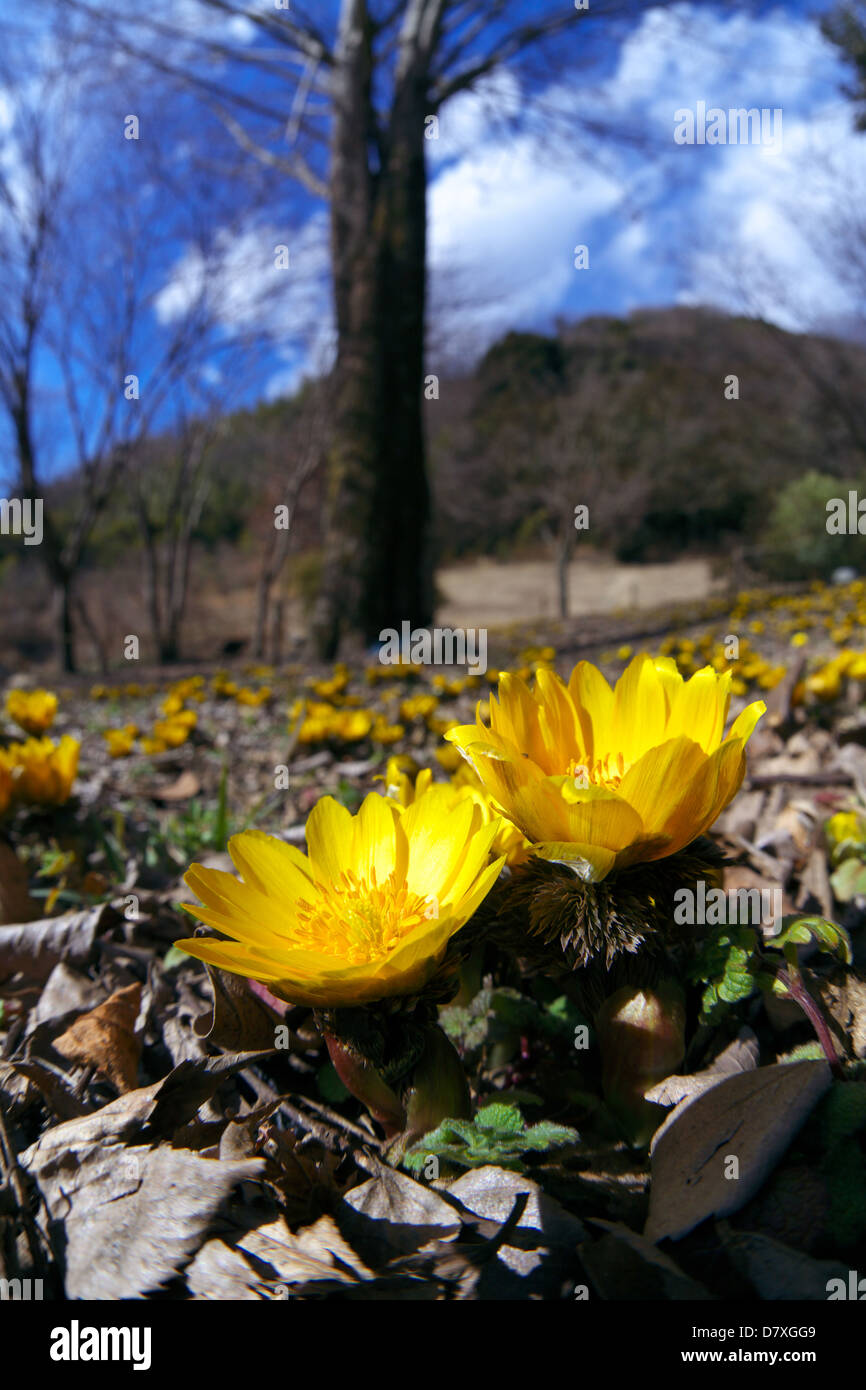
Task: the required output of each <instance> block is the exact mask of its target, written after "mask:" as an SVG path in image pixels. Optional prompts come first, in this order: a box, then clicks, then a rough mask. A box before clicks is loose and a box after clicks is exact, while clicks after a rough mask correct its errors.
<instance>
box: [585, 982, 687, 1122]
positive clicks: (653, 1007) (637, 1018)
mask: <svg viewBox="0 0 866 1390" xmlns="http://www.w3.org/2000/svg"><path fill="white" fill-rule="evenodd" d="M685 1021H686V1020H685V1004H684V999H683V992H682V990H681V989H680V987H679V985H677V984H675V983H674V982H673V981H671V980H666V981H663V982H662V983H661V984H659V985H657V986H655V987H654V988H652V989H650V988H646V987H644V988H638V987H636V986H633V985H626V986H625V987H624V988H623V989H619V990H617V991H616V993H615V994H612V995H611V997H610V998H609V999H607V1000H605V1002H604V1004H603V1005H602V1007H601V1010H600V1011H599V1014H598V1017H597V1019H596V1025H595V1026H596V1031H597V1033H598V1040H599V1046H600V1048H601V1062H602V1089H603V1091H604V1097H605V1100H606V1101H607V1103H608V1106H609V1107H610V1109H611V1111H612V1112H613V1114H614V1115H615V1116H616V1118H617V1119H618V1120H619V1122H620V1124H621V1125H622V1127H623V1129H624V1130H625V1132H626V1135H627V1137H628V1139H629V1142H630V1143H631V1144H634V1145H642V1144H646V1143H648V1142H649V1140H650V1139H651V1138H652V1135H653V1133H654V1132H655V1130H656V1129H657V1128H658V1126H659V1124H660V1123H661V1121H662V1120H663V1118H664V1116H665V1113H666V1112H665V1107H664V1106H662V1105H655V1104H653V1102H652V1101H648V1100H647V1099H646V1096H645V1093H646V1091H648V1090H649V1089H650V1088H651V1087H652V1086H654V1085H655V1084H656V1082H658V1081H663V1080H664V1078H665V1077H666V1076H670V1075H671V1073H672V1072H675V1071H676V1069H677V1067H678V1066H679V1065H680V1063H681V1062H682V1060H683V1056H684V1055H685Z"/></svg>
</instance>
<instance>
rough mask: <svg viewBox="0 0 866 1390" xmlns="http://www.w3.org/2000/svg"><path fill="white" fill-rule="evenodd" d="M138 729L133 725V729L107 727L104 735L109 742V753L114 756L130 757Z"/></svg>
mask: <svg viewBox="0 0 866 1390" xmlns="http://www.w3.org/2000/svg"><path fill="white" fill-rule="evenodd" d="M135 734H136V730H135V728H134V726H133V729H132V731H130V730H129V729H128V728H126V729H105V730H104V731H103V734H102V737H103V738H104V739H105V742H106V743H107V744H108V753H109V756H110V757H112V758H128V757H129V754H130V753H131V752H132V745H133V743H134V742H135Z"/></svg>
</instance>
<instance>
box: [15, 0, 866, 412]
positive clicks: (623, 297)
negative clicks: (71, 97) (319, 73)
mask: <svg viewBox="0 0 866 1390" xmlns="http://www.w3.org/2000/svg"><path fill="white" fill-rule="evenodd" d="M164 3H165V4H169V5H170V6H171V7H172V10H173V12H174V13H185V12H186V10H187V9H188V10H189V13H190V15H192V14H193V13H197V14H199V15H200V13H201V11H200V10H199V9H198V7H197V6H193V7H192V8H190V4H191V0H164ZM323 3H326V4H327V5H332V3H333V0H323ZM535 3H536V0H527V3H526V14H527V15H529V14H530V13H531V12H532V9H533V5H534V4H535ZM538 3H541V0H538ZM590 3H591V0H590ZM8 12H9V10H8V5H7V6H6V13H7V14H8ZM323 12H324V11H320V13H323ZM814 13H815V8H814V6H812V5H810V4H805V3H801V0H797V2H796V3H788V4H786V5H785V6H784V7H782V6H780V5H772V4H759V5H756V6H754V7H753V8H752V10H751V12H750V13H748V14H746V13H741V12H734V11H733V10H732V7H731V6H728V5H720V6H718V7H714V6H712V5H708V4H706V3H702V4H700V5H694V6H692V5H688V4H682V5H674V6H673V7H671V8H668V9H665V10H653V9H651V8H650V9H647V10H646V11H645V12H644V13H643V15H642V16H641V17H640V19H639V20H638V21H637V22H636V23H635V24H634V25H633V26H632V28H631V29H630V31H629V32H628V33H627V35H626V36H625V37H624V39H623V41H622V42H617V44H616V45H614V44H612V43H610V42H607V43H606V42H605V40H604V36H603V31H601V29H600V26H598V27H596V28H595V29H594V30H593V31H592V33H593V36H594V37H593V45H594V54H595V58H596V61H595V63H594V66H593V67H592V68H591V70H589V71H584V72H582V73H581V74H580V77H579V80H575V78H574V75H573V74H570V73H569V71H568V70H567V69H565V70H564V71H560V72H558V73H555V74H553V75H552V76H551V77H550V79H549V80H545V78H544V76H543V75H542V76H541V77H538V76H536V78H535V79H534V80H532V81H531V83H530V82H529V81H527V80H525V79H523V78H521V77H519V76H517V75H516V74H515V72H513V71H505V72H503V73H502V74H500V75H499V76H498V77H496V78H495V79H492V80H491V81H489V82H488V83H487V84H486V85H485V86H484V87H483V88H482V89H481V90H478V91H475V92H472V93H468V94H462V95H460V96H458V97H457V98H455V99H454V101H453V102H452V103H451V104H449V105H448V106H446V107H445V109H444V111H443V113H442V117H441V124H440V131H439V139H438V140H435V141H433V140H431V141H430V142H429V143H428V154H429V165H430V175H431V182H430V194H429V226H430V235H429V245H430V256H429V264H430V288H431V318H430V352H429V366H428V369H429V370H430V371H434V372H435V371H441V372H443V373H447V371H448V370H449V369H450V368H451V367H452V366H453V365H454V363H455V362H459V361H471V360H472V359H473V358H474V357H475V356H477V355H478V354H479V353H481V352H483V351H484V349H485V348H486V347H488V346H489V345H490V343H491V342H493V341H494V340H495V339H496V338H497V337H498V336H500V335H501V334H502V333H504V332H506V331H508V330H509V329H512V328H523V329H537V330H542V331H544V330H547V329H550V328H551V327H552V325H553V324H554V321H555V319H556V318H557V317H558V316H564V317H567V318H579V317H581V316H584V315H587V314H595V313H609V314H627V313H629V312H631V311H632V310H634V309H637V308H640V307H642V306H661V305H668V304H675V303H684V304H691V303H710V304H715V305H718V306H720V307H722V308H726V309H729V310H731V311H735V312H738V311H743V310H746V311H749V312H754V313H761V314H763V315H765V316H767V317H770V318H773V319H775V320H776V321H777V322H779V323H781V324H783V325H784V326H786V327H791V328H808V327H815V326H836V327H838V328H839V329H840V330H841V331H847V332H852V333H853V332H861V331H862V329H861V325H860V323H859V314H860V312H861V310H862V309H864V308H866V277H864V285H863V286H862V287H861V286H859V285H858V284H857V283H856V277H855V275H854V274H853V271H851V266H850V259H849V261H848V262H846V260H845V258H844V257H843V256H840V255H839V253H838V251H837V250H836V249H835V244H834V241H835V239H836V238H839V237H842V236H843V232H844V227H845V225H846V224H847V226H848V227H849V228H854V229H855V234H859V229H860V227H861V225H863V226H866V215H864V213H866V137H864V136H860V135H857V134H855V133H854V131H853V124H852V113H851V107H850V104H849V103H848V102H847V101H846V100H845V98H844V97H843V96H842V95H841V93H840V90H839V89H840V85H841V83H842V82H843V80H845V77H846V74H845V73H844V72H843V70H842V68H841V66H840V64H839V62H838V59H837V57H836V54H835V51H834V50H833V49H832V48H831V47H830V46H829V45H827V44H826V43H825V42H824V40H823V39H822V38H821V36H820V33H819V31H818V28H817V25H816V23H815V20H814ZM216 32H218V33H221V34H222V35H223V36H224V37H229V38H230V39H231V41H232V42H234V43H238V44H240V45H242V46H243V45H244V44H246V43H249V42H250V40H251V38H252V37H253V34H254V31H253V30H252V26H250V25H249V24H248V23H247V22H246V21H237V20H233V21H229V23H228V26H227V27H226V26H225V25H224V24H223V23H222V22H221V21H220V22H219V23H217V30H216ZM119 71H120V95H119V96H118V98H117V99H118V100H119V101H120V105H121V106H124V105H125V109H129V110H136V109H139V108H140V107H142V106H143V105H144V97H143V94H142V93H141V92H140V91H137V90H136V88H135V85H134V81H133V79H132V77H131V75H130V77H129V80H128V84H127V86H126V87H124V82H126V81H127V79H126V78H125V77H124V75H123V69H122V68H121V69H119ZM698 102H705V103H706V104H707V106H708V107H713V106H717V107H721V108H723V109H725V110H727V109H729V108H732V107H758V108H769V109H776V108H779V109H781V111H782V138H781V141H777V143H776V145H775V146H773V147H762V146H753V145H746V146H709V145H703V146H697V145H696V146H680V145H677V144H676V143H675V142H674V139H673V131H674V125H675V113H676V112H677V111H678V110H679V109H681V108H690V109H694V108H695V107H696V105H697V103H698ZM117 110H120V107H118V108H117ZM513 113H528V114H529V118H530V119H529V121H528V123H527V124H526V125H525V128H524V129H523V130H522V132H521V133H518V134H514V133H513V131H510V130H508V129H506V124H507V121H506V118H507V117H508V116H509V115H511V114H513ZM149 119H150V121H151V124H150V126H149V129H151V130H152V129H153V120H152V118H149ZM159 119H160V118H159V116H158V115H157V120H159ZM163 119H164V120H165V125H164V126H162V128H161V129H160V128H159V126H157V131H156V133H157V136H158V139H159V140H161V141H162V143H163V144H164V145H165V146H166V147H167V148H169V149H171V139H170V137H171V124H170V116H168V115H165V116H164V117H163ZM2 123H3V93H2V90H0V126H2ZM587 123H589V125H590V126H592V125H595V126H597V127H598V126H604V127H617V128H619V129H621V130H623V131H625V132H627V134H628V136H629V138H628V139H613V140H608V139H602V138H600V137H599V136H598V135H597V134H593V132H592V130H591V129H590V128H588V124H587ZM552 130H556V131H558V132H559V133H558V134H557V135H556V137H555V138H553V137H552V136H551V131H552ZM0 133H2V132H0ZM114 134H115V135H116V132H114ZM115 143H117V142H116V140H115ZM97 146H98V140H97ZM127 150H128V152H129V153H130V155H132V153H133V151H132V150H131V149H129V147H127ZM121 153H124V151H121ZM175 153H176V155H177V164H178V169H180V170H182V171H183V169H184V165H183V151H182V149H181V148H180V147H179V146H178V148H177V150H176V151H175ZM144 154H145V151H144V150H143V149H142V150H136V151H135V157H136V158H143V157H144ZM172 157H174V155H173V156H172ZM85 166H86V167H87V170H88V173H87V177H88V178H89V179H93V178H94V170H95V171H96V177H97V180H98V174H99V161H98V158H95V157H94V154H93V152H92V151H88V152H87V155H86V159H85V160H84V161H83V166H82V167H85ZM142 167H144V166H142ZM142 177H143V176H142ZM184 177H185V174H184ZM184 186H185V185H184ZM191 186H192V185H191V184H190V187H191ZM206 197H210V194H206ZM230 202H231V200H230V198H229V199H228V200H227V199H226V197H221V196H215V198H214V201H213V205H212V206H211V207H209V208H208V210H207V217H208V218H209V219H210V222H211V224H212V227H211V230H212V232H213V235H214V238H215V241H216V244H218V245H219V246H220V248H221V251H222V253H223V255H224V258H225V263H226V270H225V272H224V274H223V275H222V276H221V277H218V278H216V279H214V280H213V281H212V283H211V284H210V288H209V292H210V294H211V296H212V301H213V305H214V312H215V313H216V315H217V318H218V320H219V327H220V331H221V332H222V334H223V335H224V337H225V338H226V339H228V338H231V337H232V335H235V334H239V333H250V332H253V331H258V330H261V331H264V332H265V333H266V334H268V335H269V346H268V349H267V351H266V353H265V355H264V357H263V358H262V359H261V360H260V361H258V363H257V366H256V374H255V379H254V380H253V381H251V382H250V383H249V384H248V385H246V386H245V387H244V396H243V398H244V399H245V400H247V401H252V400H253V399H255V398H274V397H275V396H278V395H280V394H282V393H285V392H288V391H291V390H292V389H294V387H295V386H296V385H297V384H298V382H299V380H300V378H301V377H302V375H303V374H304V372H306V371H310V370H315V369H316V368H317V367H322V366H324V365H326V364H327V362H328V356H329V353H330V351H331V349H332V345H333V333H332V324H331V310H330V297H329V290H328V249H327V247H328V222H327V212H326V209H325V207H324V204H320V203H316V202H315V201H314V200H313V199H312V198H311V197H310V196H309V195H307V194H305V193H303V192H301V191H300V190H298V189H297V188H295V187H294V186H289V185H286V184H285V182H283V184H281V185H280V184H274V185H272V187H271V189H270V190H269V191H268V192H267V196H266V198H265V200H264V202H263V203H262V205H261V206H260V207H259V209H258V210H257V211H252V210H251V211H249V212H248V213H242V214H241V215H240V216H237V215H231V213H230V211H229V207H228V204H230ZM182 223H183V219H182V218H181V219H179V220H178V221H177V223H176V229H173V228H171V227H168V226H166V227H164V228H163V229H162V240H161V244H160V245H159V247H158V249H157V250H154V251H153V254H151V256H150V268H149V273H150V275H151V276H152V277H156V278H155V279H154V281H153V284H152V287H151V288H152V292H151V295H150V298H149V314H150V320H149V322H150V325H151V329H150V331H151V335H152V336H153V337H154V338H155V337H156V336H158V332H159V329H160V327H161V328H162V329H163V330H166V329H170V328H171V325H172V324H173V323H175V322H177V319H178V316H179V315H181V314H182V312H183V309H184V306H185V304H187V303H188V301H189V298H190V294H191V293H194V291H195V289H196V287H197V286H198V285H199V284H200V281H201V258H200V255H199V253H198V252H197V251H196V250H194V249H193V248H192V245H191V244H190V243H189V242H187V241H185V239H184V232H183V227H182ZM144 226H145V227H146V226H147V224H146V221H145V223H144ZM94 236H95V237H96V240H97V241H98V239H99V236H98V234H97V233H96V232H95V233H94ZM281 243H287V244H288V245H289V246H290V249H291V261H292V268H291V272H290V274H289V275H287V274H286V272H285V271H280V270H278V269H276V268H275V267H274V264H273V252H272V248H273V247H274V246H275V245H276V244H281ZM578 244H582V245H586V246H587V247H588V248H589V257H590V266H589V269H587V270H577V269H575V266H574V249H575V246H576V245H578ZM863 247H864V249H866V234H864V240H863ZM83 250H84V267H85V271H87V268H88V266H89V267H92V266H93V265H94V258H93V256H92V254H90V253H89V250H88V247H87V246H86V245H85V246H84V248H83ZM73 254H74V251H73V248H70V256H72V255H73ZM864 259H866V257H864ZM89 273H91V274H92V269H91V270H90V272H89ZM858 295H859V296H860V298H859V300H858ZM147 331H148V330H147V322H146V321H145V324H144V329H143V332H144V334H145V336H146V335H147ZM145 346H146V345H145ZM46 372H47V377H46V391H47V394H51V389H52V387H54V388H56V381H53V380H52V379H51V375H50V367H46ZM207 372H208V376H209V378H210V385H211V386H213V384H214V382H218V381H219V375H218V373H219V367H218V364H217V363H216V362H215V361H214V362H212V363H210V364H209V366H208V368H207ZM55 394H56V391H55Z"/></svg>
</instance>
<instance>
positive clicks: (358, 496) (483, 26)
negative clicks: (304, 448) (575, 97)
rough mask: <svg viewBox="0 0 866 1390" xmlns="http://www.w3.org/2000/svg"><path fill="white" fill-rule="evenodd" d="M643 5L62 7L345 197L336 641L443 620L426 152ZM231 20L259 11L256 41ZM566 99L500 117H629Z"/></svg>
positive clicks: (324, 639)
mask: <svg viewBox="0 0 866 1390" xmlns="http://www.w3.org/2000/svg"><path fill="white" fill-rule="evenodd" d="M744 2H745V3H748V0H744ZM668 3H670V0H656V7H662V6H665V5H667V4H668ZM645 9H646V0H593V4H592V6H591V8H590V9H589V10H588V11H585V12H584V11H581V10H578V9H577V8H576V7H575V6H573V5H570V4H568V3H563V0H545V2H544V3H538V4H534V5H533V6H531V7H528V6H527V4H526V3H525V0H492V3H490V4H487V5H486V6H483V7H481V8H479V6H478V4H477V0H333V3H328V4H326V5H324V6H323V10H322V18H321V20H320V21H318V22H317V21H314V20H313V19H311V18H309V17H307V16H306V15H305V14H304V12H303V10H302V9H301V7H300V6H297V5H293V6H292V8H291V10H290V11H286V10H283V9H278V8H276V7H275V8H274V10H272V11H267V10H265V9H261V8H259V7H257V6H248V5H246V4H244V3H243V0H199V4H198V6H197V7H196V9H195V10H194V11H193V10H191V9H190V8H189V7H186V8H185V9H184V11H183V15H182V19H179V18H178V16H177V13H176V11H175V10H174V9H173V7H171V6H165V5H156V6H149V7H148V8H147V10H141V9H135V10H130V11H126V10H124V9H123V8H121V7H118V6H116V5H113V4H112V5H110V6H109V5H108V4H107V3H105V2H104V0H68V3H67V4H66V5H65V6H64V11H63V14H64V19H65V22H68V23H72V22H76V23H80V22H81V21H83V22H84V24H85V26H86V27H87V28H88V32H89V34H90V37H91V40H92V41H94V42H97V43H99V44H101V45H102V46H103V48H104V49H105V50H106V51H110V52H111V54H112V55H113V57H114V59H115V60H118V59H120V58H126V59H129V60H130V61H140V60H141V59H144V60H146V62H147V63H148V65H149V68H150V71H151V73H152V74H159V75H161V76H162V77H164V78H165V79H167V80H168V81H170V82H171V83H173V84H175V87H176V90H178V91H181V92H183V93H185V94H190V93H193V94H197V96H198V97H199V99H200V100H202V101H203V102H204V103H205V105H206V107H207V109H208V111H209V112H210V114H211V116H213V117H214V118H215V119H217V120H219V121H220V122H221V125H222V128H223V130H224V131H226V132H228V134H229V136H230V137H231V139H232V140H233V141H234V142H235V144H236V145H237V146H238V147H239V148H240V149H241V150H243V151H244V153H245V154H249V155H251V156H253V157H254V158H255V160H256V161H257V162H258V165H259V166H260V167H261V168H263V169H266V170H268V171H270V172H271V173H276V174H277V175H278V176H281V177H288V178H290V179H292V180H294V181H296V182H297V183H298V184H300V185H301V186H302V187H303V189H304V190H306V192H307V194H310V195H312V196H313V197H315V198H322V199H326V200H327V201H328V203H329V207H330V253H331V272H332V276H331V278H332V285H333V305H334V320H335V325H336V335H337V344H336V367H335V372H334V378H333V382H334V399H333V406H332V411H331V423H332V426H333V445H332V449H331V454H330V481H329V487H328V499H329V503H328V515H327V521H326V528H325V564H324V578H323V585H322V591H321V596H320V601H319V603H318V605H317V609H316V614H315V620H314V627H315V634H316V639H317V643H318V647H319V650H320V651H321V652H322V653H323V654H325V655H332V654H333V653H334V652H335V651H336V649H337V646H338V643H339V640H340V636H341V633H342V632H343V631H344V630H345V629H346V628H354V629H356V630H358V631H360V632H361V633H362V634H363V636H364V637H365V638H366V639H367V640H375V639H376V638H377V637H378V633H379V631H380V629H381V628H382V627H383V626H391V625H394V624H395V623H398V622H399V620H401V619H403V618H408V619H409V620H410V621H411V622H413V623H415V624H425V623H426V622H428V621H429V620H430V618H431V617H432V608H433V585H432V569H433V555H432V547H431V543H430V523H431V508H430V494H429V485H428V477H427V468H426V455H425V440H424V431H423V423H422V421H423V410H422V402H423V383H424V355H425V329H426V316H427V219H426V197H427V186H428V169H427V160H426V153H425V152H426V148H427V139H428V137H430V136H431V135H432V134H433V133H434V131H435V122H436V120H437V119H438V118H439V116H440V114H441V112H442V111H443V109H444V108H445V107H446V106H447V104H448V103H449V102H450V101H451V100H452V99H453V98H455V97H456V96H458V95H459V94H461V93H464V92H468V91H471V90H473V89H476V88H477V87H478V85H479V84H481V83H489V82H490V80H491V79H492V78H494V77H495V75H496V74H497V73H499V72H501V71H502V70H504V69H506V68H510V69H512V70H516V69H520V68H525V69H526V71H527V73H528V72H529V70H530V69H531V66H532V64H533V63H535V64H536V70H535V73H534V79H533V80H532V82H531V86H530V90H534V91H536V92H538V93H540V92H541V89H542V88H543V87H544V84H545V81H548V82H549V81H550V79H551V78H552V76H553V75H554V74H555V73H557V72H558V73H560V74H561V73H563V72H566V71H567V72H568V73H569V75H570V76H571V77H572V78H573V77H575V76H576V75H577V74H578V73H581V75H582V76H583V77H585V76H586V72H587V71H588V70H589V68H590V67H591V64H592V62H593V61H594V58H596V57H597V55H598V41H599V34H604V35H605V36H606V37H607V38H608V40H609V41H613V39H614V35H615V32H616V26H618V25H627V24H629V23H632V22H634V20H635V19H636V18H637V17H639V16H640V15H641V14H642V13H643V12H644V10H645ZM218 21H221V22H222V27H220V23H219V22H218ZM229 24H231V25H234V26H238V25H242V26H244V28H245V32H244V39H245V41H244V42H243V43H241V44H238V43H237V41H236V40H235V39H234V38H233V32H236V30H235V31H233V30H231V29H230V28H229V27H228V26H229ZM251 36H255V37H254V39H252V37H251ZM253 78H254V79H255V80H252V79H253ZM518 87H519V84H518ZM568 108H569V109H568V110H565V109H556V104H555V103H552V104H551V105H550V106H549V107H545V104H544V101H543V99H542V97H541V95H539V96H538V98H537V100H536V99H529V98H528V97H527V94H526V92H525V91H524V92H522V93H521V94H520V99H519V100H518V102H517V109H516V110H514V111H512V112H510V113H502V114H503V117H504V118H507V119H509V120H510V121H511V122H512V123H513V124H514V125H515V126H517V125H519V124H520V123H521V122H524V123H525V122H526V121H527V120H532V119H536V120H537V122H538V123H539V124H541V125H544V126H545V127H546V128H547V129H549V130H553V129H559V130H560V131H562V132H564V131H565V129H566V127H568V129H569V130H570V133H571V138H572V140H573V135H574V132H575V130H578V131H580V130H583V131H584V132H589V133H590V134H591V136H592V138H593V139H594V140H598V139H599V137H601V136H603V135H605V134H609V133H610V130H611V128H612V127H613V126H614V125H615V124H616V123H617V122H619V125H620V126H621V124H622V119H621V115H619V114H615V115H614V116H613V117H612V118H611V120H610V121H608V122H607V123H606V122H605V120H604V117H603V116H602V115H600V113H599V111H598V108H597V106H595V107H593V110H592V112H591V114H590V113H589V112H586V111H585V112H583V113H581V111H580V110H579V109H578V103H577V102H576V101H575V102H570V103H568ZM572 148H573V145H572ZM209 159H210V160H211V163H214V162H216V160H217V155H216V154H214V153H213V152H211V153H210V154H209Z"/></svg>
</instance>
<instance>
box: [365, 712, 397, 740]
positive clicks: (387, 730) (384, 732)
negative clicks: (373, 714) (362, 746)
mask: <svg viewBox="0 0 866 1390" xmlns="http://www.w3.org/2000/svg"><path fill="white" fill-rule="evenodd" d="M405 732H406V730H405V729H404V727H403V725H402V724H389V723H388V721H387V719H385V718H384V717H383V716H382V715H379V716H378V717H377V719H376V722H375V724H374V725H373V727H372V729H371V730H370V737H371V738H372V740H373V742H374V743H385V744H387V743H399V742H400V739H401V738H402V737H403V735H404V734H405Z"/></svg>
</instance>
